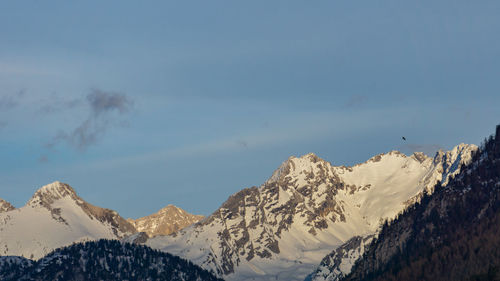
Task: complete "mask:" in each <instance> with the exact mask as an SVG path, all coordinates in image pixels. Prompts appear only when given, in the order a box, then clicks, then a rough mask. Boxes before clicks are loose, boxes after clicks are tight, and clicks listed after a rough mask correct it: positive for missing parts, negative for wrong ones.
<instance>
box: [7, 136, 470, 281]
mask: <svg viewBox="0 0 500 281" xmlns="http://www.w3.org/2000/svg"><path fill="white" fill-rule="evenodd" d="M476 150H477V147H476V146H475V145H466V144H460V145H458V146H456V147H454V148H453V149H452V150H450V151H447V152H443V151H439V152H438V153H436V155H435V156H434V157H433V158H431V157H428V156H426V155H424V154H423V153H418V152H417V153H414V154H412V155H410V156H407V155H404V154H402V153H400V152H397V151H391V152H388V153H384V154H379V155H376V156H374V157H372V158H370V159H369V160H367V161H366V162H364V163H361V164H357V165H354V166H351V167H347V166H334V165H332V164H330V163H329V162H327V161H325V160H323V159H321V158H319V157H318V156H316V155H315V154H312V153H310V154H307V155H304V156H301V157H290V158H289V159H288V160H286V161H285V162H283V164H282V165H281V166H280V167H278V169H277V170H276V171H275V172H274V173H273V174H272V175H271V177H270V178H269V179H268V180H267V181H266V182H265V183H263V184H262V185H261V186H259V187H251V188H245V189H243V190H241V191H239V192H237V193H235V194H233V195H232V196H230V197H229V198H228V200H227V201H226V202H224V203H223V204H222V206H221V207H219V208H218V209H217V210H216V211H215V212H213V213H212V214H211V215H209V216H208V217H205V218H202V217H201V216H194V215H190V214H187V213H186V212H185V211H183V210H181V209H178V208H176V207H174V206H167V207H165V208H164V209H162V210H160V211H159V212H158V213H156V214H153V215H150V216H147V217H143V218H140V219H137V220H133V219H129V220H125V219H123V218H122V217H121V216H119V214H118V213H116V212H115V211H112V210H109V209H104V208H100V207H97V206H94V205H91V204H89V203H87V202H85V201H84V200H83V199H82V198H80V197H79V196H78V195H76V192H75V191H74V190H73V189H72V188H71V187H70V186H69V185H67V184H63V183H60V182H54V183H52V184H49V185H47V186H44V187H42V188H40V189H39V190H38V191H37V192H36V193H35V194H34V195H33V197H32V198H31V199H30V200H29V201H28V203H27V204H26V205H25V206H23V207H21V208H18V209H16V208H14V207H13V206H12V205H10V204H9V203H8V202H6V201H4V200H1V201H0V255H12V256H24V257H26V258H29V259H32V260H38V259H41V258H43V257H44V256H46V255H47V254H48V253H50V252H51V251H53V250H54V249H57V248H59V247H63V246H68V245H70V244H72V243H81V242H85V241H94V240H98V239H102V238H105V239H122V241H128V242H134V243H144V244H145V245H146V246H149V247H151V248H153V249H157V250H161V251H164V252H169V253H172V254H174V255H178V256H180V257H181V258H184V259H187V260H190V261H192V262H194V263H195V264H197V265H199V266H201V267H202V268H204V269H206V270H209V271H212V272H214V273H215V274H216V275H217V276H219V277H222V278H224V279H226V280H304V278H308V279H314V280H337V279H338V278H341V277H343V276H344V275H346V274H348V273H349V272H350V271H351V267H352V265H353V264H354V262H355V261H356V260H357V259H358V258H359V257H360V256H362V255H363V252H364V251H365V246H366V245H368V244H370V241H371V240H373V239H374V237H376V236H377V234H378V233H379V231H380V230H381V229H382V227H383V225H384V222H385V221H387V220H391V219H393V218H395V217H396V216H398V214H400V213H401V212H402V211H403V210H405V209H407V208H408V207H411V206H413V205H414V204H415V203H417V202H419V201H420V200H421V199H422V198H423V197H425V194H429V193H432V192H433V190H434V186H435V185H436V183H439V184H441V185H446V184H447V183H448V181H449V180H450V179H451V178H453V176H455V175H457V174H458V173H459V172H460V169H461V167H462V166H463V165H465V164H468V163H469V162H470V161H471V159H472V154H473V153H474V151H476ZM192 223H194V224H192ZM186 225H189V226H187V227H186V228H183V227H184V226H186ZM22 264H24V265H25V266H29V265H27V263H26V262H23V263H22ZM318 265H319V267H318Z"/></svg>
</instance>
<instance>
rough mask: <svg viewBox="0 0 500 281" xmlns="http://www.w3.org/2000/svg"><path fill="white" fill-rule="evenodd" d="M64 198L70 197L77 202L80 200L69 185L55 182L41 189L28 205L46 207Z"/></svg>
mask: <svg viewBox="0 0 500 281" xmlns="http://www.w3.org/2000/svg"><path fill="white" fill-rule="evenodd" d="M64 197H70V198H73V199H75V200H76V199H78V196H77V195H76V192H75V190H74V189H73V188H72V187H71V186H69V184H66V183H62V182H59V181H55V182H53V183H49V184H47V185H44V186H42V187H41V188H39V189H38V190H37V191H36V192H35V194H33V196H32V197H31V199H30V200H29V201H28V203H27V205H30V206H36V205H43V206H46V205H50V204H52V203H53V202H54V201H56V200H59V199H62V198H64Z"/></svg>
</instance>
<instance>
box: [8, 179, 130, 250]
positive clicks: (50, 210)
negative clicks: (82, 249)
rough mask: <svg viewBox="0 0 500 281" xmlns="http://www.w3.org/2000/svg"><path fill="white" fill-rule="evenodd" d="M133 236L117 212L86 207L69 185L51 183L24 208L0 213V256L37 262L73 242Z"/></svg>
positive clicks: (127, 224) (84, 202) (36, 193)
mask: <svg viewBox="0 0 500 281" xmlns="http://www.w3.org/2000/svg"><path fill="white" fill-rule="evenodd" d="M135 232H136V230H135V228H134V227H133V225H131V224H130V223H128V222H127V221H126V220H125V219H123V218H122V217H121V216H120V215H119V214H118V213H117V212H115V211H113V210H109V209H104V208H100V207H97V206H94V205H92V204H89V203H87V202H86V201H84V200H83V199H82V198H80V197H79V196H78V195H77V194H76V193H75V191H74V190H73V188H71V187H70V186H69V185H67V184H64V183H61V182H54V183H51V184H49V185H46V186H43V187H42V188H40V189H39V190H37V191H36V192H35V194H34V195H33V196H32V198H31V199H30V200H29V201H28V203H27V204H26V205H25V206H23V207H21V208H19V209H13V210H10V211H7V212H3V213H0V254H1V255H16V256H24V257H28V258H32V259H38V258H40V257H42V256H43V255H45V254H47V253H48V252H50V251H51V250H53V249H55V248H58V247H62V246H66V245H69V244H71V243H74V242H78V241H87V240H96V239H100V238H108V239H119V238H122V237H124V236H126V235H130V234H133V233H135Z"/></svg>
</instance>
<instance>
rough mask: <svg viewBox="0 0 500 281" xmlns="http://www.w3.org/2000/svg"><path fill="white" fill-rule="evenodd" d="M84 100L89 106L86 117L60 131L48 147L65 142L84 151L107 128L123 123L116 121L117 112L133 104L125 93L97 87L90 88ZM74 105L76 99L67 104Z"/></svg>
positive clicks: (103, 133) (129, 107)
mask: <svg viewBox="0 0 500 281" xmlns="http://www.w3.org/2000/svg"><path fill="white" fill-rule="evenodd" d="M85 102H86V104H87V105H88V107H89V115H88V117H87V119H85V120H83V121H82V122H81V123H80V124H79V125H78V126H77V127H76V128H74V129H72V130H70V131H69V132H68V131H60V132H59V133H58V134H57V135H55V136H54V137H53V139H52V141H51V142H50V143H48V144H47V146H48V147H54V146H55V145H57V144H59V143H60V142H66V143H67V144H69V145H71V146H73V147H75V148H77V149H78V150H81V151H84V150H86V149H87V148H88V147H89V146H91V145H94V144H96V143H97V142H98V141H99V140H100V139H101V138H102V137H103V136H104V135H105V134H106V132H107V131H108V130H109V129H111V128H113V127H115V126H119V125H121V124H123V122H117V114H119V115H123V114H125V113H127V112H129V111H130V110H131V108H132V106H133V102H132V100H131V99H130V98H129V97H127V96H126V95H125V94H122V93H116V92H106V91H102V90H99V89H92V91H91V92H90V93H89V94H88V95H87V96H86V99H85ZM76 105H79V102H78V100H74V101H73V102H72V103H70V104H67V106H76ZM118 121H119V120H118Z"/></svg>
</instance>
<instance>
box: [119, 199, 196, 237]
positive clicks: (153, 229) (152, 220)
mask: <svg viewBox="0 0 500 281" xmlns="http://www.w3.org/2000/svg"><path fill="white" fill-rule="evenodd" d="M203 218H204V216H200V215H193V214H190V213H188V212H186V211H184V210H183V209H181V208H179V207H176V206H174V205H172V204H169V205H167V206H165V207H163V208H162V209H160V210H159V211H158V212H156V213H154V214H152V215H149V216H146V217H142V218H139V219H136V220H134V219H127V221H128V222H129V223H131V224H133V225H134V227H135V228H136V229H137V231H139V232H145V233H147V234H148V235H149V237H154V236H157V235H168V234H171V233H174V232H177V231H179V230H180V229H182V228H184V227H186V226H189V225H191V224H193V223H196V222H198V221H200V220H201V219H203Z"/></svg>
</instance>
